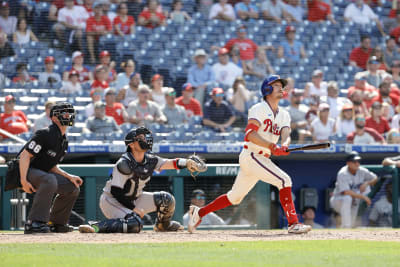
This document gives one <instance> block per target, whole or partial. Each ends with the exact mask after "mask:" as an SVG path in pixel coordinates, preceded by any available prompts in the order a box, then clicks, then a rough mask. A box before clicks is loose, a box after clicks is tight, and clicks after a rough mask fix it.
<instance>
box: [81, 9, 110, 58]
mask: <svg viewBox="0 0 400 267" xmlns="http://www.w3.org/2000/svg"><path fill="white" fill-rule="evenodd" d="M93 12H94V16H92V17H90V18H89V19H88V20H87V22H86V39H87V45H88V50H89V54H90V61H91V63H92V64H94V63H95V62H96V57H95V53H94V52H95V44H96V43H97V42H98V41H99V39H100V37H101V36H105V35H106V34H108V33H110V32H111V31H112V25H111V21H110V19H109V18H108V17H107V16H105V15H104V14H103V9H102V4H101V3H100V2H95V3H94V4H93Z"/></svg>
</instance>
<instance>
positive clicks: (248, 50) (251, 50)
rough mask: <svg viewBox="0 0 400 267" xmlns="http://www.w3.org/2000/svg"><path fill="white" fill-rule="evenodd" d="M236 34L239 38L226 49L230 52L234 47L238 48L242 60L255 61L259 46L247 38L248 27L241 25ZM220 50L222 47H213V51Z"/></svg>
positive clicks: (228, 43)
mask: <svg viewBox="0 0 400 267" xmlns="http://www.w3.org/2000/svg"><path fill="white" fill-rule="evenodd" d="M236 34H237V38H233V39H230V40H229V41H228V42H227V43H226V44H225V46H224V47H225V48H226V49H228V50H229V52H230V51H231V50H232V48H233V47H234V46H238V47H239V50H240V59H241V60H253V59H254V58H255V53H256V51H257V49H258V46H257V45H256V43H254V42H253V41H252V40H251V39H249V38H247V36H246V35H247V30H246V26H244V25H240V26H239V27H238V29H237V32H236ZM219 48H220V47H215V46H213V49H218V50H219Z"/></svg>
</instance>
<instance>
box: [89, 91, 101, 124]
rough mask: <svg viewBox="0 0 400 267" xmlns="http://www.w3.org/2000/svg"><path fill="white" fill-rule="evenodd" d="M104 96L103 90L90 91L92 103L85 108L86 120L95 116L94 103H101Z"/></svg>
mask: <svg viewBox="0 0 400 267" xmlns="http://www.w3.org/2000/svg"><path fill="white" fill-rule="evenodd" d="M103 94H104V90H103V89H101V88H96V89H92V90H90V97H91V98H92V102H91V103H89V104H88V105H87V106H86V107H85V115H86V118H89V117H90V116H93V114H94V103H96V102H98V101H101V99H102V98H103Z"/></svg>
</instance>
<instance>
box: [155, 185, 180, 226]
mask: <svg viewBox="0 0 400 267" xmlns="http://www.w3.org/2000/svg"><path fill="white" fill-rule="evenodd" d="M153 197H154V204H155V205H156V207H157V218H156V223H155V225H154V230H155V231H160V232H164V231H178V230H183V226H182V225H181V224H180V223H179V222H176V221H171V218H172V216H173V215H174V211H175V198H174V196H173V195H171V194H170V193H167V192H164V191H161V192H156V193H154V195H153Z"/></svg>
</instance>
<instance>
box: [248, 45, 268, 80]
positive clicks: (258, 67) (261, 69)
mask: <svg viewBox="0 0 400 267" xmlns="http://www.w3.org/2000/svg"><path fill="white" fill-rule="evenodd" d="M243 73H244V74H247V75H253V76H256V77H257V78H260V79H264V78H265V77H267V76H269V75H271V74H274V73H275V71H274V68H273V67H272V66H271V63H270V62H269V60H268V58H267V54H266V53H265V50H264V49H262V48H260V47H259V48H258V49H257V50H256V57H255V59H253V60H252V61H248V62H246V64H243Z"/></svg>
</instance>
